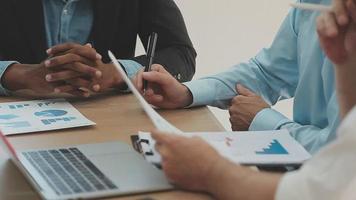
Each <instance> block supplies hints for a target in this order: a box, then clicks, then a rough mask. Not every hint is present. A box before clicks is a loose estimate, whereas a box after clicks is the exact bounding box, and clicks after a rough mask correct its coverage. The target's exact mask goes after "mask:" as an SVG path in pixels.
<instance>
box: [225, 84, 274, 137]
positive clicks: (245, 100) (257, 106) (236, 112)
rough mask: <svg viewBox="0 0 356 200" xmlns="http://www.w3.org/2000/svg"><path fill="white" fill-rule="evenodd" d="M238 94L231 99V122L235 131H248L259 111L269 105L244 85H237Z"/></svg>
mask: <svg viewBox="0 0 356 200" xmlns="http://www.w3.org/2000/svg"><path fill="white" fill-rule="evenodd" d="M236 89H237V93H238V94H239V95H238V96H236V97H234V98H233V99H232V101H231V107H230V108H229V113H230V123H231V128H232V130H233V131H247V130H248V128H249V127H250V125H251V123H252V120H253V119H254V118H255V116H256V115H257V113H258V112H260V111H261V110H263V109H265V108H269V107H270V105H268V104H267V103H266V102H265V101H264V100H263V99H262V98H261V97H260V96H257V95H256V94H255V93H253V92H251V91H250V90H249V89H247V88H245V87H244V86H242V85H237V86H236Z"/></svg>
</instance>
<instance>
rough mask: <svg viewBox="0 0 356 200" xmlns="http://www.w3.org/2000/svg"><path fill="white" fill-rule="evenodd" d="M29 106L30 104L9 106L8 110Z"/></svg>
mask: <svg viewBox="0 0 356 200" xmlns="http://www.w3.org/2000/svg"><path fill="white" fill-rule="evenodd" d="M28 106H30V104H17V105H9V108H10V109H21V108H25V107H28Z"/></svg>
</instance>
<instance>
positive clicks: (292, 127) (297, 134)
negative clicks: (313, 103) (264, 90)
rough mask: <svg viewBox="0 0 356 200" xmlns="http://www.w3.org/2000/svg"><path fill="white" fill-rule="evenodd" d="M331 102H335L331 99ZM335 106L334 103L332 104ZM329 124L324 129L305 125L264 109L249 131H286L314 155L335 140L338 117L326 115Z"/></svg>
mask: <svg viewBox="0 0 356 200" xmlns="http://www.w3.org/2000/svg"><path fill="white" fill-rule="evenodd" d="M333 101H336V100H334V99H333ZM332 104H333V105H337V104H336V103H332ZM328 115H330V116H328V120H330V121H329V123H328V125H327V126H326V127H325V128H319V127H317V126H313V125H305V124H301V123H298V122H295V121H292V120H290V119H289V118H288V117H286V116H284V115H283V114H282V113H280V112H278V111H276V110H274V109H272V108H266V109H263V110H262V111H260V112H259V113H257V115H256V116H255V118H254V119H253V121H252V123H251V125H250V127H249V131H264V130H280V129H287V130H288V131H289V133H290V135H291V136H292V137H293V138H294V139H295V140H297V141H298V142H299V143H300V144H301V145H302V146H303V147H304V148H305V149H306V150H307V151H308V152H309V153H311V154H315V153H317V152H318V151H319V150H320V147H322V146H324V145H325V144H327V143H328V141H332V140H334V139H335V138H330V137H335V134H330V133H334V132H336V127H338V123H339V119H338V115H334V114H331V113H328Z"/></svg>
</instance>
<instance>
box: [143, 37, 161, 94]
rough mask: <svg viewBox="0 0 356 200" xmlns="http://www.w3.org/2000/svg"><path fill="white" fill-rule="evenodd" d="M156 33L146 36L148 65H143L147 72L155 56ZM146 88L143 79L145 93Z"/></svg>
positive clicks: (145, 82)
mask: <svg viewBox="0 0 356 200" xmlns="http://www.w3.org/2000/svg"><path fill="white" fill-rule="evenodd" d="M157 39H158V34H157V33H155V32H153V33H151V35H150V37H149V38H148V45H147V61H148V62H147V63H148V65H147V66H145V72H149V71H150V70H151V66H152V64H153V59H154V57H155V51H156V45H157ZM146 89H147V81H146V80H143V92H144V93H145V92H146Z"/></svg>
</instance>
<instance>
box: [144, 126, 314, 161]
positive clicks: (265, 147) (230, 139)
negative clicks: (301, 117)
mask: <svg viewBox="0 0 356 200" xmlns="http://www.w3.org/2000/svg"><path fill="white" fill-rule="evenodd" d="M182 135H183V136H186V137H192V136H197V137H201V138H203V139H204V140H205V141H206V142H208V143H209V144H210V145H211V146H213V147H214V148H215V149H216V150H217V151H218V152H219V153H220V154H221V155H222V156H223V157H225V158H227V159H229V160H230V161H232V162H235V163H238V164H244V165H299V164H302V163H303V162H304V161H306V160H308V159H309V158H310V157H311V156H310V154H309V153H308V152H307V151H306V150H305V149H304V148H303V147H302V146H301V145H300V144H299V143H298V142H297V141H296V140H294V138H292V137H291V136H290V135H289V133H288V131H287V130H280V131H256V132H208V133H206V132H205V133H198V132H196V133H183V134H182ZM139 139H140V140H141V141H142V140H146V142H145V143H141V148H142V151H143V152H144V154H145V157H146V159H147V160H148V161H149V162H152V163H159V162H160V160H161V158H160V156H159V155H158V154H154V152H153V151H152V150H153V149H154V145H155V141H154V140H153V139H152V138H151V134H150V133H145V132H140V133H139ZM147 152H149V153H148V154H147ZM188 152H189V151H188Z"/></svg>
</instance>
